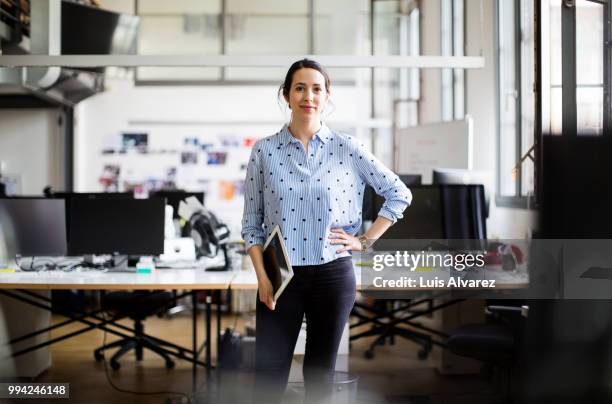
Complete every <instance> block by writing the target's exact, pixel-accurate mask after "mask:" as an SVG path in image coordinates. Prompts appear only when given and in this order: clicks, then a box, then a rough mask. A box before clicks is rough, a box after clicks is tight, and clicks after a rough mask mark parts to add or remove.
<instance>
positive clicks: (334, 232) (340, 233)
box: [328, 227, 361, 254]
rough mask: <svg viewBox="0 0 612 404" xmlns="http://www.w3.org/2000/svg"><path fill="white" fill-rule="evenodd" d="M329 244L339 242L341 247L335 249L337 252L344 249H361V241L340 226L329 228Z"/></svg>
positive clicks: (341, 251)
mask: <svg viewBox="0 0 612 404" xmlns="http://www.w3.org/2000/svg"><path fill="white" fill-rule="evenodd" d="M328 239H330V240H331V241H330V244H340V245H341V246H342V248H340V249H339V250H338V251H336V253H337V254H340V253H343V252H345V251H361V242H360V241H359V239H358V238H357V237H354V236H351V235H350V234H348V233H347V232H345V231H344V229H342V228H341V227H338V228H333V229H331V234H330V235H329V236H328Z"/></svg>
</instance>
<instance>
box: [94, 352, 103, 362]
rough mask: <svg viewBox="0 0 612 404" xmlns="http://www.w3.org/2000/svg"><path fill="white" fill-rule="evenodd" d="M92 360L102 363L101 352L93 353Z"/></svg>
mask: <svg viewBox="0 0 612 404" xmlns="http://www.w3.org/2000/svg"><path fill="white" fill-rule="evenodd" d="M94 359H95V360H96V362H102V360H103V359H104V355H102V352H98V351H94Z"/></svg>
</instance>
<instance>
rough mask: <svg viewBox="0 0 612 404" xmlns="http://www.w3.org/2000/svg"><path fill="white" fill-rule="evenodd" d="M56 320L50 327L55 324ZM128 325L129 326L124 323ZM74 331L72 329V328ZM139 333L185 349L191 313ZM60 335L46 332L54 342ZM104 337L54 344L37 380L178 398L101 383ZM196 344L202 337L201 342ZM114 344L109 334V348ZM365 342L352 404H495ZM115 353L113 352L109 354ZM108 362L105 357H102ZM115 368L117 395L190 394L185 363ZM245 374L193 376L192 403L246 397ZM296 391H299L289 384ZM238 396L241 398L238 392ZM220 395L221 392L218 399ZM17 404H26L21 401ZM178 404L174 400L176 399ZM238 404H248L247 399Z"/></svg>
mask: <svg viewBox="0 0 612 404" xmlns="http://www.w3.org/2000/svg"><path fill="white" fill-rule="evenodd" d="M61 319H62V318H61V317H54V318H53V321H54V322H55V321H60V320H61ZM235 319H236V318H235V317H234V316H224V318H223V320H222V324H223V325H224V326H227V325H233V323H234V321H235ZM125 324H126V325H130V323H129V321H128V322H125ZM242 325H243V318H242V317H239V318H238V319H237V329H238V330H242V329H243V327H242ZM78 327H79V326H78V325H74V329H77V328H78ZM145 331H146V332H147V333H150V334H152V335H155V336H159V337H161V338H164V339H168V340H170V341H172V342H175V343H177V344H180V345H183V346H186V347H188V346H191V318H190V315H189V314H182V315H181V314H179V315H176V316H174V317H172V318H166V317H164V318H157V317H150V318H149V319H147V321H146V323H145ZM66 332H67V331H65V330H64V331H62V333H56V332H54V333H52V336H54V337H55V336H59V335H61V334H63V333H66ZM103 338H104V334H103V333H102V332H101V331H92V332H89V333H86V334H82V335H80V336H78V337H76V338H71V339H68V340H66V341H63V342H61V343H58V344H56V345H54V346H53V348H52V356H53V366H52V367H51V368H50V369H49V370H47V371H46V372H44V373H43V374H42V375H41V376H40V377H39V378H38V379H37V380H36V381H37V382H69V383H70V393H71V400H70V402H79V403H81V402H82V403H110V402H125V403H128V402H130V403H156V402H158V403H166V402H171V401H169V398H172V397H175V398H177V399H178V398H179V396H178V395H172V394H169V393H165V394H158V395H136V394H129V393H122V392H119V391H117V390H115V389H113V388H112V387H111V385H110V384H109V381H107V379H106V377H107V376H106V373H105V366H104V364H103V363H97V362H95V361H94V358H93V349H94V348H95V347H97V346H100V345H101V344H102V343H103ZM201 338H202V335H201V332H200V340H201ZM113 339H114V338H113V337H112V336H110V335H108V336H107V342H110V341H112V340H113ZM369 341H371V340H368V339H363V340H360V341H357V342H355V343H353V345H352V347H351V353H350V355H349V369H350V372H351V373H352V374H355V375H357V376H359V381H358V391H357V401H355V402H358V403H391V404H400V403H407V404H438V403H453V404H454V403H457V404H463V403H471V404H478V403H490V402H496V400H495V395H494V394H492V389H491V387H490V386H489V385H488V384H487V383H485V382H484V381H482V380H481V379H480V378H479V377H477V376H453V377H449V376H441V375H439V373H438V372H437V371H436V370H435V368H434V364H433V359H431V358H430V359H427V360H425V361H420V360H418V359H417V348H416V347H415V346H414V345H413V344H411V343H410V342H406V341H403V340H401V339H399V340H397V342H396V344H395V345H393V346H380V347H378V348H377V349H376V356H375V358H374V359H371V360H368V359H365V358H364V356H363V353H364V351H365V350H366V348H367V346H368V344H369ZM112 352H114V351H111V354H112ZM107 356H110V355H109V354H107ZM121 365H122V366H121V369H120V370H119V371H113V370H111V369H110V366H108V367H107V369H106V371H107V374H108V377H109V379H110V380H111V381H112V382H113V383H114V384H115V385H116V386H117V387H118V388H120V389H123V390H129V391H139V392H151V391H166V392H173V391H174V392H182V393H187V394H191V388H192V373H191V365H190V364H188V363H186V362H182V361H178V360H177V361H176V367H175V368H174V369H172V370H166V369H165V368H164V362H163V360H162V359H161V358H159V357H158V356H157V355H155V354H153V353H150V352H147V351H145V354H144V359H143V361H142V362H136V361H135V358H134V355H133V353H131V354H128V355H127V356H125V357H124V358H123V359H122V360H121ZM251 377H252V375H251V374H230V375H227V376H225V377H224V379H223V380H222V383H221V384H214V385H212V384H207V383H206V376H205V371H204V370H201V371H200V372H199V379H198V383H199V384H200V385H201V388H200V393H199V394H198V395H197V396H196V398H197V400H196V402H218V401H220V400H218V398H219V394H220V393H219V392H218V391H217V388H218V387H214V386H219V385H220V386H221V389H223V388H224V386H225V388H228V387H229V388H228V390H227V391H230V392H231V394H230V395H231V396H234V397H248V389H249V385H250V381H251ZM290 388H292V390H294V391H299V386H297V385H296V386H290ZM242 391H244V393H243V392H242ZM222 394H225V393H222ZM291 396H292V395H291V394H289V400H290V401H291V402H293V401H295V402H301V400H299V393H294V394H293V398H294V399H291ZM20 402H21V403H23V402H25V401H24V400H20ZM33 402H36V401H33ZM176 402H179V401H176ZM244 402H248V400H245V401H244Z"/></svg>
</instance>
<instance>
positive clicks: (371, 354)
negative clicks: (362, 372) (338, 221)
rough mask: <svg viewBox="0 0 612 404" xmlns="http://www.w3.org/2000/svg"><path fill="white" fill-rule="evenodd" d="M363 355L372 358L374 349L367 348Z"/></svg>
mask: <svg viewBox="0 0 612 404" xmlns="http://www.w3.org/2000/svg"><path fill="white" fill-rule="evenodd" d="M363 356H364V357H365V358H366V359H372V358H374V351H373V350H372V349H368V350H367V351H365V353H364V354H363Z"/></svg>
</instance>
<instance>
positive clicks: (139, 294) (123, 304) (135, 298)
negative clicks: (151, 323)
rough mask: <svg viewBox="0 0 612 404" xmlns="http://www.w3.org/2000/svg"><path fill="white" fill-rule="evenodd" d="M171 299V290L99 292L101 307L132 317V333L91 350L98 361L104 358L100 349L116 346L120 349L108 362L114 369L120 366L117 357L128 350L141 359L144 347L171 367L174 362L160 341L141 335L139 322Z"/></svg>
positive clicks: (137, 358) (157, 310) (163, 307)
mask: <svg viewBox="0 0 612 404" xmlns="http://www.w3.org/2000/svg"><path fill="white" fill-rule="evenodd" d="M172 301H173V296H172V293H170V292H149V291H135V292H127V291H126V292H124V291H121V292H111V293H108V294H104V295H102V308H103V309H104V310H106V311H111V312H114V313H116V314H119V315H122V316H128V317H130V318H131V319H133V320H134V336H133V337H128V338H122V339H120V340H118V341H114V342H111V343H109V344H106V345H103V346H101V347H99V348H97V349H96V350H95V351H94V358H95V360H96V361H97V362H100V361H102V360H103V359H104V356H103V353H102V352H103V351H105V350H107V349H110V348H115V347H119V350H118V351H117V352H115V353H114V354H113V356H112V357H111V360H110V365H111V368H113V370H119V368H120V367H121V364H120V363H119V359H120V358H121V357H122V356H123V355H125V354H126V353H127V352H129V351H130V350H132V349H134V350H135V351H136V360H138V361H140V360H142V356H143V349H144V348H147V349H149V350H151V351H153V352H155V353H156V354H158V355H159V356H161V357H162V358H164V360H165V361H166V369H172V368H173V367H174V362H173V361H172V360H171V359H170V357H169V356H168V354H167V353H166V352H164V350H163V347H162V345H161V344H160V343H159V342H157V341H154V340H152V339H150V338H148V337H147V336H145V335H144V326H143V324H142V322H143V321H144V319H145V318H147V317H148V316H152V315H155V314H157V313H159V312H161V311H163V310H165V309H166V308H167V306H168V305H169V304H171V302H172Z"/></svg>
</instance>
